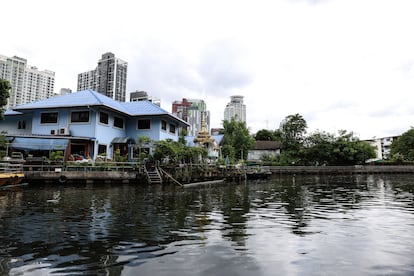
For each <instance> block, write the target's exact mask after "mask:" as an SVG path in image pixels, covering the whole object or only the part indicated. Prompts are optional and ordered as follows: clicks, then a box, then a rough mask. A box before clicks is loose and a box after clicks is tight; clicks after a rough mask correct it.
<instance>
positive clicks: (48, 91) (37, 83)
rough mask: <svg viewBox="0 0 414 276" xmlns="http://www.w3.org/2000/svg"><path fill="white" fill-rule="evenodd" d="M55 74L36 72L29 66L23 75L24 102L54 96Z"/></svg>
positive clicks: (35, 69)
mask: <svg viewBox="0 0 414 276" xmlns="http://www.w3.org/2000/svg"><path fill="white" fill-rule="evenodd" d="M54 84H55V72H52V71H49V70H45V71H38V70H37V68H36V67H34V66H29V67H27V68H26V73H25V74H24V85H23V90H24V91H25V93H24V96H25V98H24V100H23V101H24V102H25V103H30V102H35V101H39V100H41V99H48V98H50V97H52V96H54Z"/></svg>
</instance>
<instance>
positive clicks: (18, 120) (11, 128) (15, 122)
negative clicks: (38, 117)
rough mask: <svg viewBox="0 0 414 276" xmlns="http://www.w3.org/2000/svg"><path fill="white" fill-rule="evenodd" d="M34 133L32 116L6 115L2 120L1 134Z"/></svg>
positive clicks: (0, 122)
mask: <svg viewBox="0 0 414 276" xmlns="http://www.w3.org/2000/svg"><path fill="white" fill-rule="evenodd" d="M31 133H32V116H30V115H13V116H5V117H4V120H3V121H0V134H10V135H13V134H15V135H30V134H31Z"/></svg>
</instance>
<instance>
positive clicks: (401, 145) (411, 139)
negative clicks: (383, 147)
mask: <svg viewBox="0 0 414 276" xmlns="http://www.w3.org/2000/svg"><path fill="white" fill-rule="evenodd" d="M397 154H398V155H397ZM391 156H398V158H399V159H401V158H402V159H403V160H404V161H414V128H411V129H409V130H408V131H406V132H404V133H403V134H402V135H401V136H400V137H398V138H397V139H396V140H394V141H393V142H392V144H391ZM394 159H395V158H394Z"/></svg>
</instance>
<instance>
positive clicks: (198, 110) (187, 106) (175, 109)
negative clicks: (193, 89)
mask: <svg viewBox="0 0 414 276" xmlns="http://www.w3.org/2000/svg"><path fill="white" fill-rule="evenodd" d="M206 109H207V105H206V103H205V102H204V101H203V100H199V99H185V98H184V99H183V100H182V101H174V102H173V104H172V114H174V115H175V116H177V117H179V118H181V119H183V120H184V121H186V122H187V123H189V124H190V127H189V128H188V129H187V131H188V135H189V136H197V134H198V132H199V131H200V130H201V129H202V122H201V121H202V115H203V114H204V120H205V122H204V123H205V129H206V130H207V131H208V130H209V129H210V128H209V126H210V112H209V111H207V110H206Z"/></svg>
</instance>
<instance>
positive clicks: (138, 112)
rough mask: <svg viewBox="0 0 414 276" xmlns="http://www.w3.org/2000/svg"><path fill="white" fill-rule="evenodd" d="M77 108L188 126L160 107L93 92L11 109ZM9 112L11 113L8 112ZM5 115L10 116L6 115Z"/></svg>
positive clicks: (60, 97) (53, 98) (85, 91)
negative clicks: (171, 120) (168, 119)
mask: <svg viewBox="0 0 414 276" xmlns="http://www.w3.org/2000/svg"><path fill="white" fill-rule="evenodd" d="M79 106H105V107H107V108H110V109H113V110H117V111H119V112H121V113H124V114H126V115H129V116H145V115H148V116H154V115H166V116H169V117H172V118H174V119H175V120H177V121H179V122H181V123H183V124H185V125H188V123H187V122H185V121H183V120H182V119H180V118H178V117H176V116H174V115H172V114H170V113H169V112H168V111H165V110H164V109H162V108H161V107H159V106H157V105H155V104H153V103H151V102H149V101H138V102H127V103H125V102H117V101H115V100H113V99H111V98H109V97H107V96H105V95H103V94H101V93H99V92H96V91H93V90H90V89H88V90H83V91H79V92H75V93H71V94H66V95H62V96H55V97H52V98H49V99H45V100H40V101H37V102H33V103H28V104H23V105H18V106H16V107H14V108H13V110H14V112H15V111H20V110H31V109H49V108H65V107H79ZM10 112H11V111H10ZM6 115H11V113H10V114H6Z"/></svg>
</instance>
